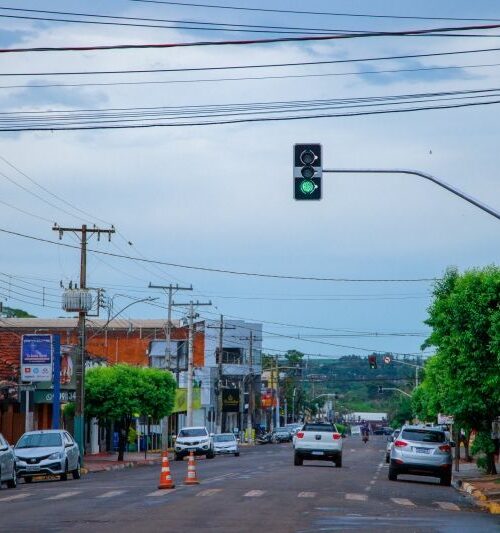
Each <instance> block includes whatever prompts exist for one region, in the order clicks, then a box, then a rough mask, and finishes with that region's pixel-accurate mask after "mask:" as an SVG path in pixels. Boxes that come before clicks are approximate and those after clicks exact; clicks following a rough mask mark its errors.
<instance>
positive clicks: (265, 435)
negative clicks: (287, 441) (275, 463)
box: [255, 433, 272, 444]
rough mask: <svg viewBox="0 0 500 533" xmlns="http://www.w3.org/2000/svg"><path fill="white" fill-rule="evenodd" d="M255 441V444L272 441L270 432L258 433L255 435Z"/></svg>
mask: <svg viewBox="0 0 500 533" xmlns="http://www.w3.org/2000/svg"><path fill="white" fill-rule="evenodd" d="M255 442H256V443H257V444H269V443H270V442H272V434H271V433H262V434H260V435H257V437H256V439H255Z"/></svg>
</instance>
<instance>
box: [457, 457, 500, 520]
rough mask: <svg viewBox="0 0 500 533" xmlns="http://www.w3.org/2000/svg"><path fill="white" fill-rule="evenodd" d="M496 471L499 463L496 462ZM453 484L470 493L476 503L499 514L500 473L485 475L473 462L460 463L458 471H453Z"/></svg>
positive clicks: (499, 466) (499, 467) (499, 469)
mask: <svg viewBox="0 0 500 533" xmlns="http://www.w3.org/2000/svg"><path fill="white" fill-rule="evenodd" d="M496 467H497V472H500V464H499V463H497V465H496ZM453 486H454V487H455V488H456V489H457V490H460V491H463V492H466V493H467V494H470V495H471V496H472V498H473V499H474V502H475V504H476V505H478V506H480V507H482V508H483V509H485V510H486V511H488V512H490V513H492V514H500V474H496V475H486V474H485V473H484V472H483V471H482V470H480V469H479V468H478V467H477V466H476V463H475V462H472V463H465V462H463V463H462V462H461V463H460V471H459V472H455V471H453Z"/></svg>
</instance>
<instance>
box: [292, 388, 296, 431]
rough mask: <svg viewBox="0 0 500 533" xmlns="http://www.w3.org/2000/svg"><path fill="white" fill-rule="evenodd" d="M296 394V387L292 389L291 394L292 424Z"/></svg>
mask: <svg viewBox="0 0 500 533" xmlns="http://www.w3.org/2000/svg"><path fill="white" fill-rule="evenodd" d="M296 392H297V387H294V388H293V394H292V422H294V423H295V393H296Z"/></svg>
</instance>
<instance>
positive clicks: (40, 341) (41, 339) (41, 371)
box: [21, 335, 53, 381]
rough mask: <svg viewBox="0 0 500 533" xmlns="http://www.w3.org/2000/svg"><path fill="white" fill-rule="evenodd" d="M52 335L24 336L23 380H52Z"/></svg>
mask: <svg viewBox="0 0 500 533" xmlns="http://www.w3.org/2000/svg"><path fill="white" fill-rule="evenodd" d="M52 360H53V350H52V335H23V337H22V342H21V380H22V381H51V380H52Z"/></svg>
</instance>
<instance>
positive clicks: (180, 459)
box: [174, 453, 183, 461]
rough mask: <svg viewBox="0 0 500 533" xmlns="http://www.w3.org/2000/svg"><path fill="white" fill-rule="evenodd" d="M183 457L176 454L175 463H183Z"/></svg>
mask: <svg viewBox="0 0 500 533" xmlns="http://www.w3.org/2000/svg"><path fill="white" fill-rule="evenodd" d="M182 459H183V457H182V455H179V454H178V453H175V454H174V461H182Z"/></svg>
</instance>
